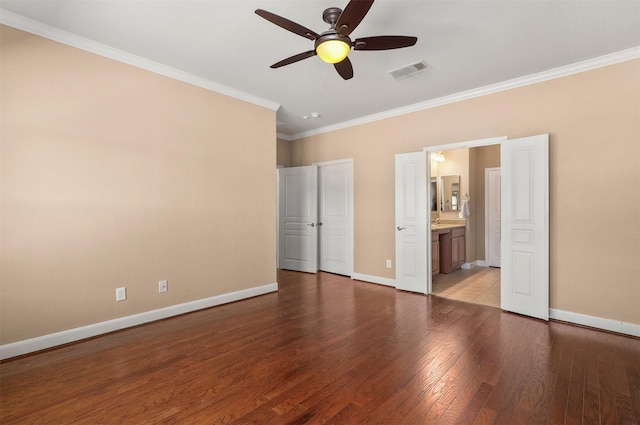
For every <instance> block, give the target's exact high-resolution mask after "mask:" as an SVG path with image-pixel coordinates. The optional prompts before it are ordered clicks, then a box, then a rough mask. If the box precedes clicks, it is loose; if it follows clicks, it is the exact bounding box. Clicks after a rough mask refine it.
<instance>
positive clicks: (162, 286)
mask: <svg viewBox="0 0 640 425" xmlns="http://www.w3.org/2000/svg"><path fill="white" fill-rule="evenodd" d="M168 290H169V281H168V280H161V281H160V282H158V292H167V291H168Z"/></svg>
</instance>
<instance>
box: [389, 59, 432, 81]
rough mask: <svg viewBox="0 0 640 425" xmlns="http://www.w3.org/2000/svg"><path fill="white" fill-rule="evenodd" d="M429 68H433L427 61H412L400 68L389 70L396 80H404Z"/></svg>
mask: <svg viewBox="0 0 640 425" xmlns="http://www.w3.org/2000/svg"><path fill="white" fill-rule="evenodd" d="M429 68H431V67H430V66H429V64H427V63H426V62H425V61H420V62H416V63H412V64H410V65H406V66H403V67H401V68H398V69H392V70H391V71H389V74H391V76H392V77H393V78H394V79H395V80H402V79H404V78H408V77H411V76H413V75H416V74H418V73H420V72H424V71H426V70H427V69H429Z"/></svg>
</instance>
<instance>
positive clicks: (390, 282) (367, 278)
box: [351, 273, 396, 288]
mask: <svg viewBox="0 0 640 425" xmlns="http://www.w3.org/2000/svg"><path fill="white" fill-rule="evenodd" d="M351 279H353V280H362V281H363V282H370V283H377V284H378V285H384V286H392V287H394V288H395V287H396V281H395V279H389V278H387V277H380V276H371V275H368V274H361V273H353V274H352V275H351Z"/></svg>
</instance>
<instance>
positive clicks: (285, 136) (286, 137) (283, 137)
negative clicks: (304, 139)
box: [276, 133, 296, 142]
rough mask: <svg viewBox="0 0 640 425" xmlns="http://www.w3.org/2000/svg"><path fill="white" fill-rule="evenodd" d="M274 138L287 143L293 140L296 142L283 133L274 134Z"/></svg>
mask: <svg viewBox="0 0 640 425" xmlns="http://www.w3.org/2000/svg"><path fill="white" fill-rule="evenodd" d="M276 137H277V138H278V139H281V140H285V141H287V142H293V141H294V140H296V139H294V138H293V137H292V136H291V135H290V134H284V133H276Z"/></svg>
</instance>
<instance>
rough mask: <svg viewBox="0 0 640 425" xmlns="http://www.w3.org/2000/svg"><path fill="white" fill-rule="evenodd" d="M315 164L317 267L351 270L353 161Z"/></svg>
mask: <svg viewBox="0 0 640 425" xmlns="http://www.w3.org/2000/svg"><path fill="white" fill-rule="evenodd" d="M317 165H318V204H319V205H318V206H319V209H318V210H319V218H318V226H319V228H318V232H319V237H320V245H319V248H320V264H319V269H320V270H324V271H327V272H330V273H337V274H342V275H346V276H351V274H352V273H353V247H352V241H353V236H352V235H353V161H352V160H345V161H332V162H326V163H320V164H317Z"/></svg>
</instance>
